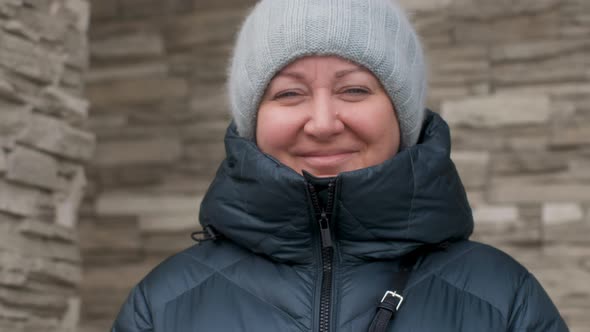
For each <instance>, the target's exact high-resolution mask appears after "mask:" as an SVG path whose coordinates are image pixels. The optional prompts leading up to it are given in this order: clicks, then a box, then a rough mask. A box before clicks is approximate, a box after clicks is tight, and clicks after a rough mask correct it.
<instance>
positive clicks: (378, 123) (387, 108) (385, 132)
mask: <svg viewBox="0 0 590 332" xmlns="http://www.w3.org/2000/svg"><path fill="white" fill-rule="evenodd" d="M348 114H350V115H349V116H350V118H349V119H350V121H348V123H350V125H351V126H354V128H355V132H356V133H357V135H358V136H359V138H360V139H362V140H363V141H364V142H365V143H366V144H367V145H368V146H369V147H373V148H376V147H383V148H384V149H387V150H390V148H393V149H394V150H395V151H397V147H398V146H399V139H400V135H399V125H398V122H397V118H396V116H395V111H394V109H393V107H392V106H391V103H390V102H389V99H387V100H386V101H377V102H375V103H371V104H367V105H365V106H363V107H362V109H358V110H356V112H352V113H348ZM373 152H374V151H373Z"/></svg>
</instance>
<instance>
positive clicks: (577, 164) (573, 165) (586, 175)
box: [569, 159, 590, 181]
mask: <svg viewBox="0 0 590 332" xmlns="http://www.w3.org/2000/svg"><path fill="white" fill-rule="evenodd" d="M569 171H570V173H571V174H572V177H573V178H575V179H579V180H582V181H590V159H573V160H570V161H569Z"/></svg>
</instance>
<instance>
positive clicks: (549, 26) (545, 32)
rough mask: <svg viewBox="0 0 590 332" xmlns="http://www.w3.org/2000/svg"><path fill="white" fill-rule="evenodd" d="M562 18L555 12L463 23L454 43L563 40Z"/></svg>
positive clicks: (465, 21) (457, 29)
mask: <svg viewBox="0 0 590 332" xmlns="http://www.w3.org/2000/svg"><path fill="white" fill-rule="evenodd" d="M560 20H561V18H560V16H559V13H558V12H556V11H551V12H546V13H542V14H537V15H517V16H507V17H503V18H499V19H494V20H489V21H488V20H482V21H472V20H460V21H458V22H457V23H456V24H455V27H454V31H453V35H452V36H453V40H454V41H455V42H458V43H461V44H462V43H465V44H468V43H471V44H490V43H502V42H518V41H521V40H534V39H541V38H550V39H556V38H559V37H560V33H559V26H560Z"/></svg>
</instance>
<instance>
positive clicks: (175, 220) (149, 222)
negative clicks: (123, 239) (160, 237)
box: [139, 197, 202, 233]
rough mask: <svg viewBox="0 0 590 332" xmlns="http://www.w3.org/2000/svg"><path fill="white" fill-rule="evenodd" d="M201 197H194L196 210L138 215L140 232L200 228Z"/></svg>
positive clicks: (193, 229)
mask: <svg viewBox="0 0 590 332" xmlns="http://www.w3.org/2000/svg"><path fill="white" fill-rule="evenodd" d="M201 200H202V197H201V198H197V199H195V205H196V209H195V210H196V211H194V212H193V211H191V212H188V213H186V212H185V213H184V214H182V213H168V214H163V215H158V216H155V215H143V216H140V217H139V227H140V229H141V231H142V232H151V233H159V232H180V231H183V230H190V231H195V230H197V229H200V225H199V206H200V204H201V203H200V201H201Z"/></svg>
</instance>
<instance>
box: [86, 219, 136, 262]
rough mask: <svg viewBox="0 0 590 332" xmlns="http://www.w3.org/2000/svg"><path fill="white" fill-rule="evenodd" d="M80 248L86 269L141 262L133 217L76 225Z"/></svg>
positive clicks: (97, 220)
mask: <svg viewBox="0 0 590 332" xmlns="http://www.w3.org/2000/svg"><path fill="white" fill-rule="evenodd" d="M79 229H80V236H81V237H80V248H81V250H82V255H83V257H84V262H85V264H87V265H90V266H92V265H93V264H101V265H114V264H120V263H121V262H131V261H137V260H140V259H142V258H143V255H142V249H143V243H142V240H141V235H140V230H139V227H138V222H137V218H136V217H100V218H97V219H93V220H83V221H82V222H80V225H79Z"/></svg>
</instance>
